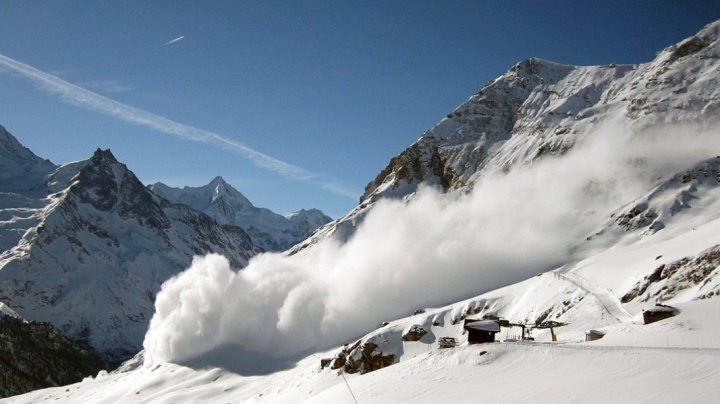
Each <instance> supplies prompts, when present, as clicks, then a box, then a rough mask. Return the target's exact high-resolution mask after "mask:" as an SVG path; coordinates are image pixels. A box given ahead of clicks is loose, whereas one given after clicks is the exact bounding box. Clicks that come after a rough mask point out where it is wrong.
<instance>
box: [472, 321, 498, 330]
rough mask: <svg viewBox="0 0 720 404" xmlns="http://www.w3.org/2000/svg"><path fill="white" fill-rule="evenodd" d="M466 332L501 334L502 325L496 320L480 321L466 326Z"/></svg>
mask: <svg viewBox="0 0 720 404" xmlns="http://www.w3.org/2000/svg"><path fill="white" fill-rule="evenodd" d="M465 329H466V330H478V331H489V332H500V323H499V322H497V321H495V320H479V321H473V322H468V323H466V324H465Z"/></svg>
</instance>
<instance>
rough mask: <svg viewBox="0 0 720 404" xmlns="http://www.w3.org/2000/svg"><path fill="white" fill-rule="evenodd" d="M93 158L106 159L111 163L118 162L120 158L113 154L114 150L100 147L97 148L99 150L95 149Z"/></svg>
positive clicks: (94, 159)
mask: <svg viewBox="0 0 720 404" xmlns="http://www.w3.org/2000/svg"><path fill="white" fill-rule="evenodd" d="M92 160H93V161H106V162H108V163H111V164H116V163H118V160H117V159H116V158H115V156H114V155H113V154H112V151H110V149H105V150H103V149H101V148H99V147H98V148H97V150H95V153H93V156H92Z"/></svg>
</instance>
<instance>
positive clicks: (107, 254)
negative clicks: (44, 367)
mask: <svg viewBox="0 0 720 404" xmlns="http://www.w3.org/2000/svg"><path fill="white" fill-rule="evenodd" d="M0 165H2V167H3V176H2V178H0V215H1V217H2V221H1V222H0V232H1V233H0V234H1V235H2V237H0V243H1V244H2V248H3V252H2V253H1V254H0V301H2V302H4V303H6V304H8V305H9V306H10V307H12V308H13V310H15V311H17V312H18V313H19V314H20V315H22V316H23V317H24V318H27V319H29V320H34V321H42V322H49V323H52V324H53V325H55V326H56V327H58V328H59V329H61V330H62V332H63V333H65V334H66V335H68V336H70V337H72V338H75V339H80V340H82V341H85V342H86V343H88V344H90V345H91V346H92V347H93V348H94V349H95V350H97V352H98V353H99V354H100V355H102V356H103V358H104V359H105V360H106V361H107V362H108V363H117V362H118V361H121V360H124V359H127V358H128V357H130V356H132V355H134V354H135V353H137V352H138V351H140V350H141V349H142V345H141V344H142V339H143V336H144V334H145V331H146V330H147V326H148V322H149V320H150V318H151V317H152V313H153V310H154V308H153V302H154V298H155V294H156V293H157V291H158V290H159V288H160V285H161V284H162V283H163V282H164V281H166V280H167V279H169V278H170V277H172V276H173V275H175V274H177V273H179V272H180V271H182V270H183V269H184V268H186V267H187V266H188V265H190V263H191V261H192V258H193V256H195V255H202V254H207V253H211V252H215V253H219V254H222V255H224V256H226V257H228V258H229V259H230V260H231V261H232V262H233V265H234V266H236V267H237V268H242V267H244V266H245V265H246V264H247V262H248V260H249V259H250V258H251V257H253V256H255V255H257V254H259V253H260V252H262V251H264V250H265V248H271V247H272V248H275V249H277V248H281V247H280V246H285V245H289V244H291V243H292V240H294V239H301V238H302V237H303V236H307V235H309V234H310V233H312V231H313V230H315V227H317V226H319V225H321V224H323V223H324V222H326V221H329V220H330V219H329V218H328V217H327V216H325V215H323V214H322V212H320V211H317V210H311V211H301V212H298V213H297V214H295V215H293V216H291V217H290V218H284V217H282V216H280V215H277V214H275V213H273V212H271V211H269V210H267V209H260V208H255V207H253V206H252V204H251V203H250V202H249V201H248V200H247V199H246V198H245V197H244V196H242V195H241V194H240V193H239V192H238V191H236V190H235V189H233V188H232V187H231V186H230V185H229V184H227V183H225V182H224V181H222V180H221V179H216V180H214V181H213V182H212V183H211V184H210V185H208V186H206V187H202V188H198V189H195V190H200V191H201V192H200V193H198V192H195V193H194V194H193V195H194V197H195V199H194V200H191V201H189V200H188V198H187V197H181V196H180V197H178V201H177V203H176V202H172V201H170V200H167V199H165V198H163V197H162V196H161V195H159V194H157V193H154V192H153V191H152V189H159V188H161V187H162V186H161V185H160V184H154V185H153V186H150V187H145V186H144V185H143V184H142V183H141V182H140V181H139V180H138V178H137V177H136V176H135V175H134V174H133V173H132V171H130V169H128V167H126V166H125V165H124V164H122V163H120V162H118V161H117V160H116V159H115V157H114V156H113V154H112V153H111V152H110V151H109V150H100V149H98V150H96V151H95V153H94V154H93V156H92V157H91V158H90V159H88V160H84V161H79V162H73V163H69V164H65V165H62V166H56V165H54V164H52V163H51V162H49V161H48V160H44V159H41V158H39V157H37V156H36V155H35V154H34V153H32V152H31V151H30V150H29V149H27V148H25V147H24V146H22V145H21V144H20V143H18V141H17V140H16V139H15V138H14V137H13V136H12V135H11V134H10V133H9V132H7V130H5V129H4V128H0ZM163 190H164V191H165V193H164V194H163V195H167V194H169V195H168V196H170V197H175V196H178V195H182V194H183V192H185V195H187V194H189V193H192V190H190V191H188V188H186V189H185V190H182V191H181V190H177V192H175V193H170V192H169V191H170V190H171V189H170V188H167V187H164V188H163ZM205 190H207V191H208V192H210V193H209V194H206V195H205V194H202V191H205ZM213 192H219V193H216V194H213ZM204 196H206V197H207V201H206V202H207V206H202V207H203V208H207V209H206V210H207V211H208V214H206V213H203V212H201V211H200V210H197V209H194V208H193V207H191V206H188V205H186V204H182V203H181V202H190V203H194V204H195V205H196V207H198V208H201V206H197V204H199V203H201V200H202V197H204ZM239 205H242V206H244V207H246V209H245V210H244V211H243V212H244V214H243V215H242V216H241V215H238V217H237V218H233V220H232V223H230V222H229V221H227V220H224V219H227V218H226V217H224V216H221V215H219V214H218V212H221V210H222V209H223V208H226V207H228V206H239ZM253 214H257V215H260V216H262V218H266V217H267V218H271V219H273V220H274V221H275V222H273V223H274V224H276V226H274V227H273V226H266V227H263V228H262V229H263V230H264V232H263V231H258V230H257V229H256V227H254V226H255V223H256V222H258V221H259V222H263V219H262V218H254V217H253ZM210 215H213V216H214V217H217V218H218V219H217V220H216V219H215V218H214V217H213V216H210ZM243 219H244V220H246V222H243ZM277 223H280V224H277ZM313 226H315V227H313ZM243 227H245V228H247V229H248V231H250V232H253V234H261V235H262V236H263V237H265V238H264V239H261V241H262V243H261V244H262V245H263V247H260V246H259V245H258V244H255V243H254V242H253V239H252V238H251V236H250V235H249V234H248V232H246V231H245V230H244V229H243ZM303 232H304V233H303ZM293 237H294V238H293ZM283 243H284V244H283Z"/></svg>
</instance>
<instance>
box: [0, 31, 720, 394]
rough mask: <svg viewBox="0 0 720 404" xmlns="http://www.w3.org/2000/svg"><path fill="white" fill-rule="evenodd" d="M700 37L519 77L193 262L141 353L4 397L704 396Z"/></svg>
mask: <svg viewBox="0 0 720 404" xmlns="http://www.w3.org/2000/svg"><path fill="white" fill-rule="evenodd" d="M719 37H720V21H717V22H715V23H712V24H710V25H708V26H706V27H705V28H703V29H702V30H701V31H700V32H699V33H698V34H697V35H695V36H693V37H691V38H688V39H687V40H685V41H682V42H680V43H679V44H677V45H673V46H671V47H669V48H667V49H665V50H663V51H661V52H659V53H658V55H657V57H656V59H655V60H653V61H651V62H649V63H646V64H641V65H634V66H617V65H607V66H591V67H578V66H563V65H558V64H555V63H552V62H548V61H544V60H540V59H529V60H526V61H523V62H520V63H519V64H517V65H516V66H514V67H512V68H511V69H510V71H508V73H506V74H504V75H503V76H501V77H500V78H498V79H496V80H493V81H491V82H489V83H488V84H487V85H486V86H484V87H483V88H482V89H481V90H480V91H479V92H478V93H477V94H475V95H474V96H473V97H471V98H470V100H468V101H467V102H465V103H463V104H462V105H461V106H460V107H458V108H457V109H456V110H454V111H453V112H451V113H450V114H448V116H447V117H445V118H444V119H442V120H441V121H440V122H439V123H438V124H437V125H436V126H435V127H433V128H431V129H430V130H428V131H427V132H426V133H424V134H423V136H422V137H421V138H420V139H419V140H418V142H416V143H415V144H414V145H412V146H411V147H409V148H408V149H407V150H405V151H404V152H403V153H401V154H400V155H399V156H397V157H395V158H393V159H392V161H391V162H390V164H389V165H388V167H387V168H386V169H385V170H383V171H382V172H381V173H380V174H379V175H378V176H377V177H376V179H375V180H374V181H372V182H371V183H370V184H369V185H368V187H367V188H366V192H365V195H364V196H363V198H362V200H361V203H360V205H359V206H358V207H357V208H356V209H354V210H353V211H352V212H350V213H349V214H348V215H346V216H345V217H344V218H341V219H339V220H337V221H335V222H332V223H330V224H328V225H326V226H325V227H323V228H322V229H320V230H319V231H318V232H316V233H315V234H314V235H313V236H312V237H311V238H309V239H308V240H306V242H304V243H302V244H300V245H298V246H296V247H295V248H294V250H293V252H294V254H292V255H286V254H262V255H259V256H257V257H255V258H253V259H251V260H250V262H249V263H248V265H247V266H246V267H245V268H244V269H242V270H241V271H235V270H234V269H233V264H232V263H231V261H230V260H228V259H227V258H223V257H221V256H219V255H208V256H206V257H203V258H197V259H196V260H195V261H194V262H193V264H192V265H191V266H190V267H189V268H188V269H187V270H186V271H184V272H182V273H181V274H179V275H178V276H177V277H175V278H173V279H172V280H170V281H168V282H166V283H165V284H163V286H162V288H161V290H160V292H159V293H158V295H157V299H156V303H155V304H156V314H155V315H154V317H153V319H152V321H151V322H150V327H149V331H148V333H147V334H146V336H145V341H144V347H145V351H144V352H143V353H141V354H139V355H138V356H136V357H135V358H134V359H133V360H131V361H128V362H127V363H125V364H124V365H123V366H122V367H121V368H119V369H118V370H117V371H115V372H113V373H110V374H107V373H100V374H98V376H97V377H96V378H94V379H91V378H88V379H85V380H84V381H83V382H82V383H78V384H76V385H74V386H71V387H69V388H55V389H46V390H41V391H37V392H33V393H30V394H28V395H24V396H20V397H17V401H18V402H36V401H42V400H45V401H52V400H64V401H72V402H106V401H114V402H128V401H132V402H153V403H156V402H197V401H213V402H214V401H224V402H225V401H232V402H272V403H280V402H288V403H290V402H292V403H295V402H300V401H302V402H318V403H323V402H352V401H353V400H354V401H356V402H373V403H376V402H377V403H396V402H414V403H415V402H478V401H490V402H499V401H511V402H525V401H538V400H540V401H547V402H611V401H622V402H627V401H630V402H644V401H657V402H678V401H692V402H714V401H716V400H717V398H716V396H717V384H718V382H720V370H719V369H718V367H717V363H718V359H720V345H719V344H718V340H717V335H718V333H720V322H719V321H718V319H717V316H716V315H713V313H717V312H718V310H719V309H720V299H718V295H720V254H719V253H718V251H719V249H720V247H719V246H720V214H719V213H718V212H720V161H719V160H718V157H717V150H720V138H719V137H718V133H720V122H718V116H719V115H718V111H719V110H718V108H720V83H719V82H718V80H720V78H719V77H720V76H719V75H718V72H720V40H719ZM308 247H309V248H308ZM0 300H2V296H0ZM657 304H662V305H663V306H657ZM188 305H194V306H199V307H202V312H201V313H198V312H196V311H192V310H187V309H184V308H186V307H188ZM653 310H656V311H657V310H660V311H662V312H664V313H669V315H670V317H668V318H664V319H662V320H660V321H656V322H651V321H647V320H646V319H645V315H646V313H652V312H653ZM480 319H486V320H489V321H493V322H494V321H496V322H497V323H493V324H497V329H498V330H499V332H497V333H496V334H493V336H494V338H495V340H496V341H498V342H495V343H482V344H470V341H469V331H467V330H465V328H464V322H465V320H480ZM655 320H657V318H655ZM541 325H543V326H542V327H541ZM550 326H552V327H554V328H549V327H550ZM528 329H531V330H530V331H531V335H532V339H530V338H528V335H527V333H526V331H527V330H528ZM523 330H524V331H523ZM590 331H593V332H592V333H590ZM553 334H554V336H553ZM590 337H593V338H598V337H601V338H600V339H598V340H594V341H590V339H591V338H590ZM450 342H452V343H450ZM441 343H442V344H441ZM443 346H445V347H443Z"/></svg>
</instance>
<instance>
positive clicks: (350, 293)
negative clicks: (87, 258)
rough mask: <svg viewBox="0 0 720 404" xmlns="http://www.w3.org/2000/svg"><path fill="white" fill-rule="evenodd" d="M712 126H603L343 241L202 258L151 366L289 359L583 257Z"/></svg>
mask: <svg viewBox="0 0 720 404" xmlns="http://www.w3.org/2000/svg"><path fill="white" fill-rule="evenodd" d="M717 133H718V131H717V128H712V129H711V130H708V129H705V130H700V129H698V128H690V127H687V126H672V127H666V128H663V129H657V128H656V129H655V130H646V131H642V132H637V131H634V130H633V129H631V128H630V127H628V126H627V125H625V124H623V123H614V124H606V125H603V126H602V127H599V128H597V129H596V130H595V131H594V133H588V134H586V136H583V137H581V138H580V140H579V141H578V143H577V144H576V145H575V147H574V148H573V149H571V151H569V152H568V153H567V154H566V155H564V156H562V157H558V158H544V159H541V160H538V161H536V162H535V163H533V165H532V166H522V167H515V168H514V169H513V170H511V171H510V172H509V173H506V174H504V173H498V174H496V175H488V176H486V177H484V178H483V179H482V180H480V181H478V182H477V183H476V184H475V186H474V188H473V191H472V192H469V193H461V192H453V193H441V192H438V191H437V190H435V189H432V188H429V187H421V188H420V189H419V191H418V192H417V193H416V195H415V196H414V197H413V198H412V199H410V200H409V201H400V200H381V201H379V202H378V203H377V204H376V206H375V207H374V208H373V209H372V210H371V211H370V213H369V214H368V216H367V217H366V218H365V220H364V222H363V223H362V225H361V226H360V227H359V228H358V229H357V231H356V233H355V234H354V235H353V237H352V238H351V239H350V240H348V241H347V242H346V243H344V244H343V243H339V242H337V241H334V240H328V241H325V242H323V243H320V244H318V245H316V246H314V247H312V248H309V249H307V250H304V251H303V252H301V253H299V254H296V255H294V256H285V255H281V254H262V255H260V256H257V257H255V258H253V259H252V260H251V262H250V264H249V265H248V266H247V267H246V268H245V269H242V270H240V271H236V270H234V269H233V268H230V266H229V263H228V261H227V260H226V259H225V258H223V257H220V256H218V255H208V256H205V257H197V258H195V260H194V261H193V263H192V265H191V266H190V268H188V269H187V270H186V271H185V272H183V273H181V274H179V275H178V276H176V277H174V278H172V279H170V280H168V281H167V282H166V283H165V284H164V285H163V286H162V289H161V291H160V293H159V294H158V296H157V300H156V314H155V316H154V317H153V319H152V321H151V323H150V329H149V331H148V333H147V335H146V337H145V342H144V345H145V349H146V358H147V359H146V365H148V364H153V363H160V362H166V361H167V362H176V363H189V362H192V361H194V360H197V359H198V358H203V357H204V356H208V355H210V353H211V352H213V351H215V353H217V350H218V349H221V350H222V351H223V352H235V353H240V354H238V355H236V357H235V358H234V359H233V360H238V361H241V362H242V361H243V360H247V361H250V360H252V361H257V360H258V358H261V359H262V358H266V359H267V360H290V359H293V358H297V357H299V356H300V355H302V354H304V353H307V352H311V351H317V350H320V349H323V348H329V347H332V346H336V345H340V344H342V343H344V342H347V341H349V340H351V339H352V338H357V337H358V336H360V335H363V334H364V333H366V332H368V331H370V330H372V329H374V328H376V327H377V325H378V324H379V323H380V322H381V321H383V320H392V319H394V318H398V317H402V316H405V315H407V314H408V313H410V312H411V311H412V310H414V309H417V308H421V307H428V306H433V305H440V304H447V303H449V302H453V301H457V300H461V299H463V298H466V297H469V296H472V295H477V294H479V293H481V292H484V291H488V290H491V289H495V288H498V287H501V286H504V285H507V284H510V283H512V282H516V281H519V280H522V279H525V278H527V277H529V276H532V275H534V274H536V273H538V272H540V271H545V270H549V269H552V268H554V267H555V266H557V265H560V264H562V263H565V262H568V260H571V259H577V258H581V257H579V256H574V254H577V253H576V251H582V249H578V247H580V246H581V244H582V243H583V242H585V239H586V236H587V235H588V234H589V233H590V232H592V231H593V230H595V229H597V226H598V225H599V224H600V223H602V222H603V221H605V220H607V219H608V215H609V212H610V211H612V210H613V209H616V208H618V207H619V206H621V205H623V204H625V203H627V202H629V201H630V200H633V199H634V198H637V197H638V196H640V195H642V194H643V193H645V192H647V191H648V190H649V189H650V188H651V187H652V186H653V184H656V183H657V182H658V181H659V179H661V178H663V177H665V178H666V177H667V176H670V175H673V174H675V173H677V172H679V171H681V170H683V169H686V168H688V167H689V166H691V165H693V164H694V163H696V162H698V161H701V160H704V159H707V158H711V157H714V155H715V154H716V151H717V150H720V137H718V136H717ZM243 358H245V359H243ZM251 358H252V359H251Z"/></svg>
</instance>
